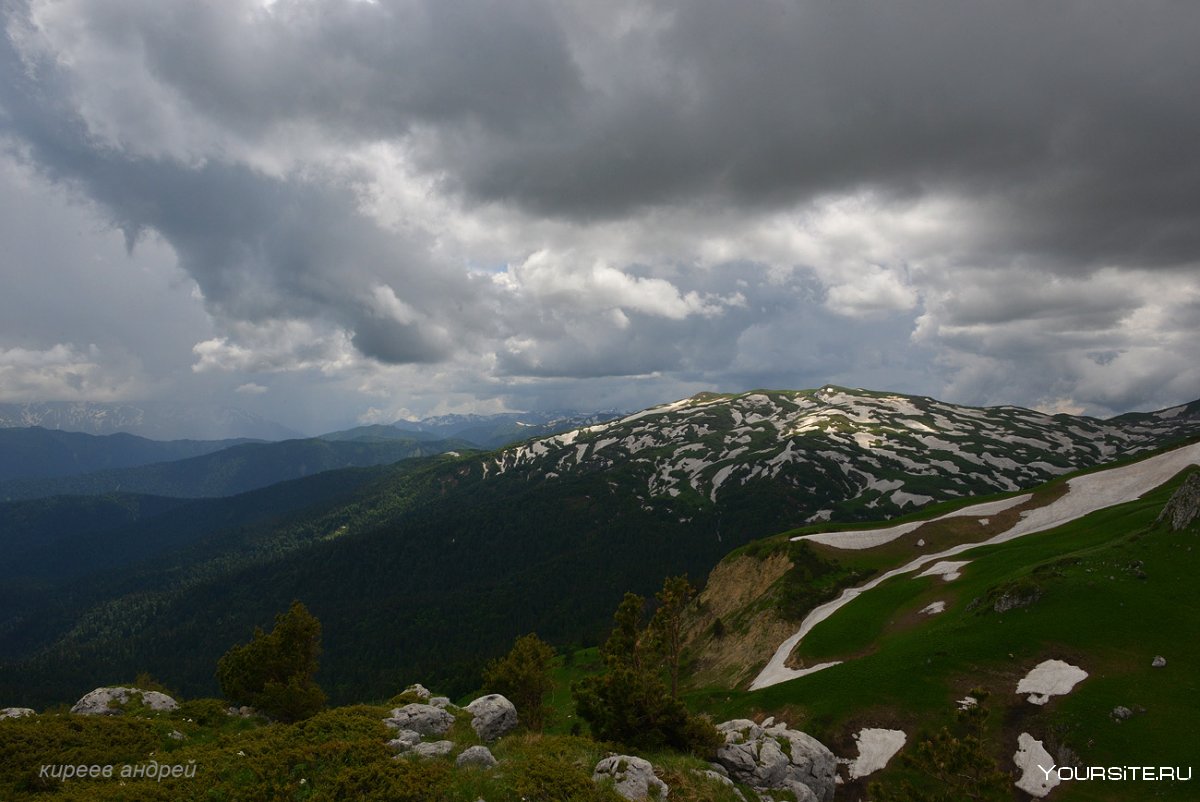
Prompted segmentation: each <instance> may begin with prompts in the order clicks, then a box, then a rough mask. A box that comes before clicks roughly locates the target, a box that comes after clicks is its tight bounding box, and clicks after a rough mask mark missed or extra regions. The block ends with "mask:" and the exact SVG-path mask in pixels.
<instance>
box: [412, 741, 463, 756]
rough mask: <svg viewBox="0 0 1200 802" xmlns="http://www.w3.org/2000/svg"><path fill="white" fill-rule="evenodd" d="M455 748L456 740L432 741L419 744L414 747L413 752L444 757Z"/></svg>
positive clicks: (420, 754)
mask: <svg viewBox="0 0 1200 802" xmlns="http://www.w3.org/2000/svg"><path fill="white" fill-rule="evenodd" d="M453 748H454V741H431V742H429V743H420V744H417V745H416V746H414V747H413V748H412V753H413V754H414V755H419V756H421V757H442V756H443V755H448V754H450V750H451V749H453Z"/></svg>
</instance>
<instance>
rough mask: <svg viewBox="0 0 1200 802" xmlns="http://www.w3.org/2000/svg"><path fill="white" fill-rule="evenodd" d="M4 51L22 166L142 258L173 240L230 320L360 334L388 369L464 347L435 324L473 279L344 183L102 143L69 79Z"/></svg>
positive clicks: (359, 341)
mask: <svg viewBox="0 0 1200 802" xmlns="http://www.w3.org/2000/svg"><path fill="white" fill-rule="evenodd" d="M5 44H7V40H5ZM2 50H3V52H2V54H0V58H2V59H3V63H2V67H0V69H2V71H3V73H4V74H5V75H6V76H7V77H8V78H7V79H6V80H4V81H3V82H2V84H3V88H0V106H2V107H3V108H4V110H5V112H6V116H7V126H6V128H7V130H8V131H9V133H10V134H15V135H16V136H17V137H19V140H20V142H21V143H22V145H23V148H22V156H23V157H24V158H26V159H28V160H29V161H30V162H31V163H32V164H34V165H35V166H36V167H37V168H38V169H39V170H40V171H41V172H42V174H43V175H45V176H47V177H48V178H50V179H51V180H52V181H54V182H56V183H60V184H63V185H66V186H69V187H72V188H74V189H76V190H78V191H80V192H82V193H83V194H84V195H85V196H86V197H88V198H90V199H91V200H92V201H94V202H96V203H97V204H99V205H100V207H101V208H102V209H103V210H105V212H106V213H107V214H108V215H109V217H110V219H111V221H112V223H113V224H114V225H115V226H117V227H118V228H120V229H121V230H122V231H123V232H124V234H125V237H126V240H127V242H128V243H129V246H130V247H131V248H132V247H134V245H135V243H136V242H137V240H138V238H139V237H140V236H142V235H143V233H144V232H147V231H151V230H153V231H155V232H157V233H159V234H161V235H162V236H163V237H164V238H165V239H166V240H167V241H168V242H170V244H171V245H172V246H173V247H174V249H175V251H176V253H177V255H178V258H179V261H180V264H181V266H182V267H183V268H184V269H185V270H186V271H187V272H188V273H189V274H190V275H191V277H192V278H194V279H195V281H196V283H197V285H198V286H199V288H200V290H201V291H202V292H203V294H204V298H205V301H206V304H207V306H208V308H209V310H210V312H212V313H213V314H214V315H216V316H217V317H218V319H221V320H225V321H233V322H238V321H241V322H249V323H260V322H271V321H287V320H290V319H297V318H298V319H316V320H323V321H326V322H328V323H330V324H332V325H336V326H343V327H345V328H347V329H348V330H350V331H351V332H357V335H356V336H355V337H354V342H355V344H356V345H357V346H358V347H359V349H360V350H361V351H362V353H364V354H365V355H367V356H370V357H374V358H377V359H379V360H380V361H383V362H397V361H401V362H430V361H437V360H439V359H442V358H445V357H446V356H447V355H448V354H449V353H450V351H451V350H452V347H453V345H454V343H452V342H450V341H449V340H448V338H447V337H446V335H445V332H444V331H442V330H441V329H440V328H439V326H438V325H437V323H436V322H435V321H436V318H437V316H438V315H439V314H442V313H446V312H449V311H461V310H462V309H463V308H464V305H469V304H470V303H471V298H472V297H474V296H475V295H476V293H475V291H474V290H473V289H472V288H471V287H470V284H471V283H472V282H471V280H470V279H468V278H467V277H466V276H464V275H438V274H436V272H434V271H431V269H430V265H429V264H428V263H427V261H426V256H425V248H426V246H425V245H424V244H423V243H421V242H419V241H413V240H412V239H411V238H406V237H404V236H401V235H398V234H394V233H391V232H388V231H385V230H383V229H381V228H380V227H379V226H377V225H375V224H374V223H373V222H371V221H370V220H369V219H367V218H366V217H364V216H363V215H361V214H360V213H358V211H357V201H356V197H355V195H354V193H353V191H352V189H351V187H349V186H347V185H346V184H345V182H339V181H328V180H321V178H320V177H319V176H315V177H314V176H294V177H281V178H277V177H271V176H267V175H264V174H262V173H261V172H258V171H255V170H253V169H251V168H249V167H246V166H243V165H238V164H228V163H223V162H219V161H215V160H212V161H206V162H204V163H202V164H200V165H190V164H187V163H183V162H179V161H175V160H171V159H159V158H148V157H141V156H136V155H129V154H127V153H125V152H123V151H121V150H119V149H115V148H110V147H103V146H98V145H97V143H96V142H95V141H94V140H93V138H92V137H91V136H90V135H89V133H88V131H87V130H86V127H85V126H84V124H83V121H82V120H80V119H79V117H78V115H76V114H74V113H73V112H72V110H71V109H69V108H65V107H64V105H63V103H62V101H61V97H62V96H63V95H65V94H67V93H66V90H64V89H62V87H61V86H60V85H58V84H56V79H58V78H59V77H60V76H59V75H57V74H56V73H55V71H54V70H53V69H52V68H50V66H49V65H45V64H42V65H39V70H38V81H37V83H36V84H35V83H34V82H32V81H31V80H30V79H29V75H28V73H27V71H25V70H24V69H23V68H22V66H21V65H20V63H19V60H18V58H17V56H16V54H15V53H14V52H13V50H12V49H11V48H10V47H7V46H5V47H3V48H2ZM56 90H57V91H56ZM384 286H387V287H392V286H394V287H396V288H399V289H400V292H401V294H402V295H403V297H405V298H407V299H408V300H407V304H408V305H409V307H410V308H415V309H418V310H423V311H421V312H414V313H413V314H412V318H413V319H409V320H405V321H396V320H390V319H388V317H387V314H386V310H380V309H378V308H376V306H375V305H373V304H372V299H371V294H372V292H373V291H376V290H377V288H379V287H384ZM464 319H465V320H467V321H470V320H480V319H481V316H470V315H468V316H466V317H465V318H464ZM467 328H468V327H463V328H462V330H461V332H460V333H461V334H462V335H463V336H467V333H468V332H467V330H466V329H467Z"/></svg>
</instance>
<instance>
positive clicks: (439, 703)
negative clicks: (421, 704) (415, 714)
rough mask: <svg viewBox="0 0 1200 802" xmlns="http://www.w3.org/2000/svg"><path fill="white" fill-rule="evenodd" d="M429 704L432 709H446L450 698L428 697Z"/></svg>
mask: <svg viewBox="0 0 1200 802" xmlns="http://www.w3.org/2000/svg"><path fill="white" fill-rule="evenodd" d="M429 704H431V705H433V706H434V707H446V706H447V705H449V704H450V697H449V696H431V697H429Z"/></svg>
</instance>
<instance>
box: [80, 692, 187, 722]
mask: <svg viewBox="0 0 1200 802" xmlns="http://www.w3.org/2000/svg"><path fill="white" fill-rule="evenodd" d="M135 699H139V700H141V703H142V704H143V705H145V706H146V707H147V708H149V709H150V710H155V711H160V710H175V709H177V708H178V707H179V703H178V702H176V701H175V700H174V699H172V698H171V697H170V696H167V695H166V694H165V693H159V692H158V691H143V690H141V689H140V688H97V689H96V690H94V691H92V692H91V693H89V694H87V695H85V696H84V697H83V698H82V699H80V700H79V701H78V702H76V703H75V706H74V707H72V708H71V712H72V713H78V714H79V715H81V716H115V715H119V714H120V713H121V707H123V706H124V705H127V704H129V703H130V702H131V701H133V700H135Z"/></svg>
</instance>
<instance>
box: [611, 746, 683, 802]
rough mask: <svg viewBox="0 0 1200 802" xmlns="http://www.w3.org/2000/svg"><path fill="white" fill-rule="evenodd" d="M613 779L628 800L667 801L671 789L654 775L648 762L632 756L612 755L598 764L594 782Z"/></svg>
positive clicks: (618, 790) (621, 793)
mask: <svg viewBox="0 0 1200 802" xmlns="http://www.w3.org/2000/svg"><path fill="white" fill-rule="evenodd" d="M605 779H611V780H612V781H613V785H614V786H615V787H616V790H617V793H618V794H620V795H621V796H623V797H625V798H626V799H635V800H644V799H666V798H667V793H668V792H669V790H670V789H668V788H667V784H666V783H664V782H663V781H662V780H660V779H658V777H656V776H655V774H654V767H653V766H651V765H650V762H649V761H648V760H643V759H642V758H640V757H633V756H632V755H610V756H608V757H606V758H604V759H603V760H601V761H600V762H599V763H597V764H596V769H595V771H593V772H592V782H601V781H603V780H605Z"/></svg>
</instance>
